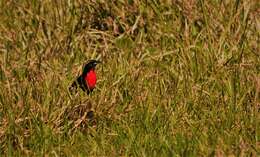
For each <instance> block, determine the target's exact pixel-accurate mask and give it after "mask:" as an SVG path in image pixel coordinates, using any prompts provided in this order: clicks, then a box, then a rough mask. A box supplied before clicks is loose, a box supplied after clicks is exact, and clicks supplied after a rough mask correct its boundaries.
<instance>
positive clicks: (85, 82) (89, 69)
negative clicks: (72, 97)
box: [69, 60, 101, 94]
mask: <svg viewBox="0 0 260 157" xmlns="http://www.w3.org/2000/svg"><path fill="white" fill-rule="evenodd" d="M99 63H101V62H100V61H97V60H90V61H89V62H88V63H87V64H86V65H85V66H84V69H83V72H82V74H81V75H80V76H79V77H78V78H77V79H76V80H75V81H74V82H73V83H72V84H71V86H70V87H69V91H70V93H71V94H72V93H77V89H78V87H80V88H81V89H82V90H83V91H84V92H87V94H90V93H91V92H92V91H93V89H94V88H95V86H96V82H97V76H96V72H95V67H96V65H97V64H99Z"/></svg>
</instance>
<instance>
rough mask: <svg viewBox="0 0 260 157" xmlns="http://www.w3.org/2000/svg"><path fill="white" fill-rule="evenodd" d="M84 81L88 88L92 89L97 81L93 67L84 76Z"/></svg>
mask: <svg viewBox="0 0 260 157" xmlns="http://www.w3.org/2000/svg"><path fill="white" fill-rule="evenodd" d="M84 79H85V81H86V83H87V85H88V88H89V89H94V88H95V86H96V83H97V76H96V73H95V71H94V69H91V70H90V71H89V72H88V73H87V75H86V76H85V78H84Z"/></svg>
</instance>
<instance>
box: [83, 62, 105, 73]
mask: <svg viewBox="0 0 260 157" xmlns="http://www.w3.org/2000/svg"><path fill="white" fill-rule="evenodd" d="M99 63H101V62H100V61H97V60H90V61H88V63H87V64H86V65H85V66H84V69H83V75H84V74H87V73H88V72H89V71H90V69H94V68H95V67H96V65H97V64H99Z"/></svg>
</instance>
